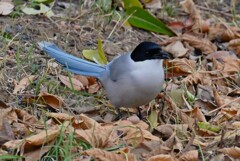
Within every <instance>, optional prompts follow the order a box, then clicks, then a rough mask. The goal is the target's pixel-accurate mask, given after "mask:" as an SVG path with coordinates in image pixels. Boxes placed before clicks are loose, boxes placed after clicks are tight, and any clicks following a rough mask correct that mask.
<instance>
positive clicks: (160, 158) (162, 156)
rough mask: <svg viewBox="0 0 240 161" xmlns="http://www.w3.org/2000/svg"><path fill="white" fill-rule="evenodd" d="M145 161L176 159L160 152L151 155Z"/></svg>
mask: <svg viewBox="0 0 240 161" xmlns="http://www.w3.org/2000/svg"><path fill="white" fill-rule="evenodd" d="M147 161H177V159H175V158H173V157H172V156H171V155H168V154H160V155H155V156H152V157H151V158H149V159H148V160H147Z"/></svg>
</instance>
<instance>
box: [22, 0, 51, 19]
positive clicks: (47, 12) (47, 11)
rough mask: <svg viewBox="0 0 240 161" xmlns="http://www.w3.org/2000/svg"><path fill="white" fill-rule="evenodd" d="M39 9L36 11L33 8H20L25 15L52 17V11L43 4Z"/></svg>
mask: <svg viewBox="0 0 240 161" xmlns="http://www.w3.org/2000/svg"><path fill="white" fill-rule="evenodd" d="M39 7H40V9H39V10H36V9H34V8H29V7H24V8H22V11H23V12H24V13H25V14H27V15H38V14H44V15H45V16H47V17H52V16H54V13H53V11H52V10H51V8H49V7H48V6H46V5H45V4H43V3H40V4H39Z"/></svg>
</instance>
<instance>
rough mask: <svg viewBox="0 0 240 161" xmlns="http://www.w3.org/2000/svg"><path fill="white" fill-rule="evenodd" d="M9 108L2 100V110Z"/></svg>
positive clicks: (0, 104)
mask: <svg viewBox="0 0 240 161" xmlns="http://www.w3.org/2000/svg"><path fill="white" fill-rule="evenodd" d="M7 107H8V106H7V104H6V103H5V102H3V101H1V100H0V109H5V108H7Z"/></svg>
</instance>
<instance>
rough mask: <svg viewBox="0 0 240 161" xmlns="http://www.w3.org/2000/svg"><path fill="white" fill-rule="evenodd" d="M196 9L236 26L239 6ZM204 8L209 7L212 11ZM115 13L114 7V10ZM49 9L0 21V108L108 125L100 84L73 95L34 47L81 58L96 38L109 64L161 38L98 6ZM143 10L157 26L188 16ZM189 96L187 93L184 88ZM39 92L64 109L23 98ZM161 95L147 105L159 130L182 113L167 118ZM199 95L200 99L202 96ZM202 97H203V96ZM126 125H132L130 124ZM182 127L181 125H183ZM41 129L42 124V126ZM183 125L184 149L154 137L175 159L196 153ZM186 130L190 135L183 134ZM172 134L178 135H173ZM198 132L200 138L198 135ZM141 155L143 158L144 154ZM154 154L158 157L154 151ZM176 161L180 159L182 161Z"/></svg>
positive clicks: (173, 9) (176, 7)
mask: <svg viewBox="0 0 240 161" xmlns="http://www.w3.org/2000/svg"><path fill="white" fill-rule="evenodd" d="M63 2H64V1H63ZM69 4H70V5H72V6H71V7H69V8H68V7H67V5H69ZM231 4H235V6H236V9H235V10H232V5H231ZM196 6H197V8H198V9H201V11H202V12H201V15H202V17H203V19H208V18H216V17H221V18H223V19H224V20H225V21H226V22H229V21H231V22H233V24H237V25H236V26H239V17H237V16H239V15H238V13H239V10H240V9H239V6H240V3H233V1H231V2H229V1H221V2H215V1H210V0H209V1H204V2H196ZM199 6H200V7H199ZM201 6H202V7H201ZM203 6H204V7H203ZM208 6H214V9H213V8H212V7H208ZM118 9H119V8H116V10H118ZM52 10H53V12H54V13H55V16H53V17H51V18H48V17H46V16H45V15H26V14H23V13H21V14H17V12H16V11H15V14H16V15H14V14H12V15H11V16H10V15H8V16H2V17H1V19H0V24H1V25H0V26H1V31H0V39H1V42H0V48H1V50H0V103H1V102H3V103H2V104H4V105H5V104H6V105H7V106H8V107H11V108H14V109H20V110H25V111H27V113H29V114H30V115H32V116H34V117H36V119H37V120H40V121H42V122H44V121H43V120H44V119H45V114H46V113H47V112H52V113H57V112H59V113H65V114H69V115H71V116H78V115H80V114H82V113H84V114H86V116H88V117H89V118H92V119H93V120H96V121H97V122H98V123H99V122H100V123H106V124H107V123H113V118H114V116H115V114H116V112H115V109H114V108H113V107H112V106H111V104H110V103H109V101H108V100H107V98H106V96H105V93H104V89H102V88H101V85H100V83H99V82H98V81H96V80H92V79H90V78H89V79H88V81H89V82H90V83H89V84H88V86H89V87H90V86H91V85H92V86H91V87H92V88H93V89H92V90H93V91H91V92H89V89H87V87H86V86H85V87H84V88H85V89H84V90H79V91H77V90H72V89H71V88H69V87H67V86H66V84H65V83H64V82H63V81H61V80H60V79H59V75H61V76H67V77H68V76H69V73H68V72H67V71H66V70H63V69H62V68H61V66H60V65H58V64H56V63H55V61H54V60H53V59H51V58H50V57H49V56H48V55H46V54H45V53H44V52H43V51H41V50H40V48H39V46H38V42H40V41H50V42H54V43H55V44H57V45H58V46H59V47H60V48H61V49H63V50H64V51H66V52H68V53H71V54H72V55H75V56H78V57H81V58H84V57H83V55H82V51H83V50H86V49H96V48H97V46H98V39H101V40H102V42H103V50H104V52H105V54H106V56H107V58H108V60H109V61H111V60H112V59H113V58H114V57H115V56H117V55H119V54H123V53H125V52H131V51H132V50H133V49H134V47H136V45H137V44H139V43H140V42H142V41H152V42H155V43H158V44H161V43H163V42H164V41H165V40H166V36H164V35H160V34H156V33H153V32H149V31H145V30H142V29H138V28H134V27H131V26H128V25H126V24H125V23H124V20H125V18H124V17H123V18H119V17H118V16H116V15H113V14H112V13H113V12H112V11H113V10H111V11H108V12H106V11H104V10H103V9H102V7H101V6H99V5H97V4H96V3H95V1H80V2H79V1H71V3H66V4H64V3H61V1H56V2H55V5H54V6H53V8H52ZM149 11H150V12H152V14H154V15H156V16H157V17H158V18H159V19H161V20H162V21H163V22H170V21H173V20H174V21H177V20H179V21H180V20H182V19H183V17H186V16H187V15H188V14H187V13H185V12H184V11H183V10H182V9H181V7H180V4H179V2H178V1H171V2H162V8H157V9H150V10H149ZM233 12H234V13H233ZM190 46H191V45H190ZM197 63H199V62H197ZM204 63H206V62H203V64H204ZM206 66H207V65H206ZM123 68H124V66H123ZM29 76H34V79H33V81H32V82H31V83H29V84H28V85H25V86H24V87H23V88H22V89H19V90H17V91H16V92H14V91H15V90H16V86H17V85H18V84H19V82H20V81H21V80H22V79H23V78H28V77H29ZM184 76H186V75H184ZM74 78H75V77H74ZM84 79H86V78H84ZM80 80H83V78H81V79H80ZM91 80H92V83H91ZM181 80H182V77H178V78H171V77H170V78H168V79H167V80H166V82H168V83H169V82H170V84H171V83H172V82H176V81H181ZM167 87H168V86H167V83H166V85H165V89H167ZM204 87H205V86H204ZM233 87H236V90H239V84H238V85H237V83H236V82H234V85H232V86H229V88H232V89H233ZM189 91H191V90H190V89H189ZM191 92H192V91H191ZM207 92H208V91H207ZM211 92H212V91H211ZM213 92H215V91H213ZM42 93H48V94H50V95H53V96H54V97H58V98H59V99H60V100H64V107H56V108H52V106H54V107H55V102H54V103H53V104H54V105H52V104H51V103H47V104H44V103H39V102H37V103H36V102H35V103H33V102H31V100H30V99H29V98H31V99H33V100H34V99H35V97H37V96H39V95H40V94H42ZM165 94H166V92H165V90H164V91H163V92H162V93H161V94H160V95H159V97H158V99H156V100H157V101H156V102H157V103H156V102H153V104H154V105H153V106H154V107H155V108H157V114H158V113H159V112H160V113H161V118H159V120H160V121H159V122H158V123H160V122H161V126H162V127H161V128H163V126H164V124H163V123H166V124H172V123H173V121H172V119H170V118H172V117H173V116H175V115H177V116H179V115H181V114H182V112H179V110H178V109H174V110H175V112H176V113H177V114H176V113H168V112H169V110H168V108H169V107H170V106H171V107H172V106H174V105H171V103H169V102H171V101H169V100H167V99H165V100H164V101H162V100H161V98H163V97H164V96H163V95H165ZM201 94H202V95H204V96H206V95H205V94H203V93H201ZM170 95H171V93H170ZM210 95H211V96H212V95H213V94H212V93H211V94H210ZM232 95H233V96H234V98H236V96H238V97H239V91H237V92H235V93H234V92H232ZM211 96H209V97H211ZM214 96H216V95H214ZM189 97H190V96H189ZM197 97H198V96H197ZM199 97H200V96H199ZM199 97H198V98H199ZM206 97H207V98H209V97H208V95H207V96H206ZM187 99H189V98H187ZM26 100H28V101H26ZM29 100H30V101H29ZM55 100H56V99H54V101H55ZM45 101H46V100H45ZM59 102H61V101H59ZM59 102H58V103H59ZM189 102H191V101H189ZM58 103H57V104H58ZM168 103H169V105H168ZM181 103H182V102H180V103H179V104H181ZM201 103H203V102H199V104H198V106H199V107H200V106H201V105H202V104H201ZM210 103H211V102H208V105H206V104H207V103H206V104H204V105H205V106H208V107H209V106H211V105H209V104H210ZM59 104H60V103H59ZM166 104H167V105H166ZM51 105H52V106H51ZM191 105H192V104H191ZM191 105H189V106H191ZM0 106H1V107H3V105H1V104H0ZM49 106H50V107H49ZM150 106H151V105H149V106H146V107H142V112H143V113H144V116H145V119H144V122H145V123H146V126H147V123H148V124H149V120H148V121H147V120H146V115H148V114H149V111H148V110H149V108H148V107H150ZM205 106H204V107H205ZM174 107H175V106H174ZM211 107H212V106H211ZM214 107H215V106H214ZM166 108H167V109H166ZM174 110H173V111H174ZM211 110H213V109H211ZM211 110H210V111H211ZM123 111H124V112H123V113H124V119H126V118H128V117H130V116H131V115H133V114H134V113H135V112H136V110H135V109H130V112H129V111H127V110H125V109H123ZM173 111H171V112H173ZM186 113H187V112H186ZM203 113H204V111H203ZM204 114H205V113H204ZM47 115H48V114H47ZM216 116H217V115H216ZM48 117H50V115H48ZM204 117H206V119H207V121H209V120H214V119H212V117H213V116H212V115H211V116H210V115H206V116H204ZM208 117H211V119H208ZM148 119H149V118H148ZM175 119H176V120H175V121H176V122H175V123H178V121H179V122H181V121H182V118H181V116H180V118H176V117H175ZM60 120H61V119H60ZM130 120H131V119H130ZM200 120H201V119H200ZM204 120H205V118H204ZM238 120H239V116H236V118H234V121H238ZM131 121H132V122H134V121H133V120H131ZM232 121H233V120H232ZM46 122H47V121H46ZM182 122H184V121H182ZM182 122H181V123H182ZM189 122H191V123H192V125H193V124H194V126H196V124H195V123H194V121H193V120H190V121H189ZM184 123H185V124H186V122H184ZM227 123H229V122H227ZM46 124H48V122H47V123H46ZM116 124H118V123H116ZM185 124H182V125H184V127H181V129H182V130H183V129H184V130H186V131H185V132H183V133H184V134H183V135H182V137H183V138H181V137H180V140H181V141H183V140H184V141H183V142H184V143H183V145H184V147H181V148H180V147H178V146H182V145H180V144H178V142H179V140H176V138H175V137H174V139H170V140H169V138H170V136H168V135H167V136H161V137H159V138H161V143H163V142H164V141H166V140H169V142H170V141H171V142H174V143H169V142H167V143H166V142H164V143H163V144H160V145H161V146H162V145H164V146H166V147H167V145H168V144H173V145H174V147H173V146H172V147H173V148H176V151H174V150H173V151H172V153H177V155H175V156H177V157H179V156H180V154H178V150H179V149H183V152H186V151H191V150H195V149H198V148H196V147H195V148H194V149H192V146H191V145H190V144H191V143H193V142H194V141H195V140H194V139H195V137H196V136H195V135H191V137H189V138H185V137H186V136H189V134H187V133H189V132H190V131H191V132H193V131H194V130H192V129H194V128H195V127H185ZM189 124H190V123H189ZM229 124H230V123H229ZM144 126H145V124H144ZM151 127H152V126H151ZM155 127H157V126H155ZM174 128H179V127H178V126H176V127H175V124H174ZM189 128H190V129H191V130H189ZM166 129H167V130H170V131H171V130H172V129H169V127H168V128H166ZM108 130H109V129H106V133H107V132H108ZM144 130H146V129H144ZM36 131H37V130H36ZM36 131H34V132H36ZM150 131H151V132H152V133H153V134H154V135H156V136H159V134H158V133H157V132H156V131H158V132H159V131H160V133H164V134H167V132H163V131H161V130H159V129H158V130H155V131H154V130H153V129H151V130H150ZM180 131H181V130H180ZM210 131H211V130H210ZM177 132H179V131H178V130H177ZM201 132H202V133H204V132H203V131H201ZM201 132H200V133H201ZM146 133H147V132H146ZM209 133H210V132H209V131H208V132H206V134H204V135H207V134H209ZM31 134H32V133H31ZM218 134H219V135H218V136H220V135H224V129H223V130H222V133H218ZM79 135H80V134H79ZM149 135H150V134H149ZM199 135H200V134H199ZM214 135H215V134H214ZM214 135H209V137H213V136H214ZM27 136H28V135H27V134H26V133H25V134H18V135H16V134H14V139H15V140H16V139H24V138H25V137H27ZM171 136H172V135H171ZM197 136H198V135H197ZM201 136H203V135H201ZM178 137H179V136H178ZM153 138H154V137H151V139H153ZM237 138H238V139H239V136H238V137H234V138H231V139H230V140H227V139H226V141H228V144H227V143H226V144H224V146H223V145H220V146H219V145H216V144H223V142H222V141H219V142H212V143H213V144H211V145H208V146H209V147H208V148H207V149H201V148H199V149H200V151H201V153H200V154H201V155H204V156H199V158H198V159H199V160H200V159H202V160H204V158H205V159H206V160H208V159H209V160H210V159H212V158H213V160H214V157H215V159H216V156H219V153H218V152H217V149H219V148H220V147H221V146H222V147H232V146H239V140H237V141H236V142H237V143H236V142H234V141H235V140H234V139H237ZM14 139H12V140H14ZM155 139H156V138H155ZM164 139H166V140H164ZM189 139H192V141H191V142H190V143H189V142H188V140H189ZM204 139H206V138H204ZM218 139H219V138H218ZM10 140H11V139H10ZM153 140H154V139H153ZM193 140H194V141H193ZM199 140H200V139H199ZM206 140H207V139H206ZM206 140H204V141H203V140H201V141H202V142H200V141H199V143H194V145H197V144H198V145H199V147H200V146H203V147H204V146H206V145H205V144H204V145H203V142H204V143H206V142H207V141H206ZM219 140H220V139H219ZM159 142H160V141H159ZM187 143H189V144H187ZM201 143H202V144H201ZM99 144H100V143H99ZM144 146H145V144H144ZM148 146H149V145H148ZM150 146H151V145H150ZM150 146H149V147H150ZM158 146H159V143H158ZM175 146H176V147H175ZM149 147H148V148H149ZM118 148H119V149H120V148H121V146H120V145H119V147H118ZM134 148H135V147H134ZM134 148H133V149H134ZM211 148H212V149H211ZM136 149H137V148H136ZM136 149H135V150H136ZM199 149H198V150H199ZM137 150H139V149H137ZM137 150H136V151H137ZM164 150H166V151H168V150H169V149H164V148H163V149H160V151H161V152H162V151H164ZM73 151H74V150H73ZM136 151H134V150H133V151H132V152H133V153H134V154H139V155H140V153H139V152H136ZM153 151H154V150H152V151H151V152H153ZM144 152H145V153H146V151H144ZM86 153H87V152H86ZM154 153H156V154H158V153H157V152H156V151H155V152H154ZM12 154H15V153H12ZM161 154H162V153H161ZM212 154H214V157H213V156H211V155H212ZM49 155H50V154H49ZM85 155H86V154H85ZM181 157H182V156H181ZM181 157H180V158H181ZM219 157H221V156H219ZM138 158H141V159H142V160H144V158H149V157H146V156H142V155H141V157H139V156H138ZM98 159H99V158H98ZM70 160H71V159H70ZM130 160H131V159H130ZM182 160H184V159H183V158H182Z"/></svg>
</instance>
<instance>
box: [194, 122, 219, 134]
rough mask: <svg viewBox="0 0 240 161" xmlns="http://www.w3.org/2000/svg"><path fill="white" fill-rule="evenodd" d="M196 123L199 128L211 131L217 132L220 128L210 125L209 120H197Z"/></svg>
mask: <svg viewBox="0 0 240 161" xmlns="http://www.w3.org/2000/svg"><path fill="white" fill-rule="evenodd" d="M197 125H198V127H199V128H200V129H205V130H209V131H212V132H219V131H220V130H221V129H220V127H218V126H216V125H211V124H210V123H209V122H198V123H197Z"/></svg>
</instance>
